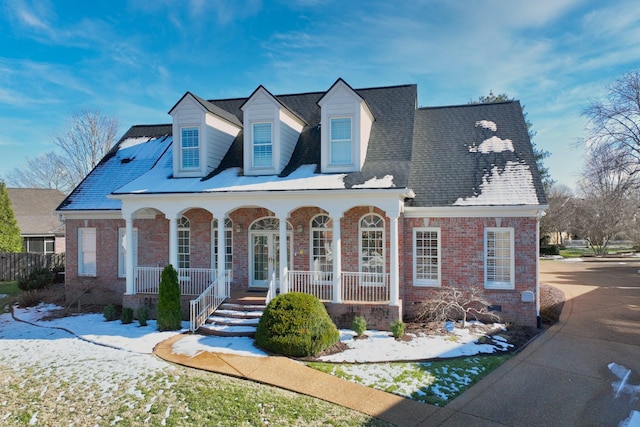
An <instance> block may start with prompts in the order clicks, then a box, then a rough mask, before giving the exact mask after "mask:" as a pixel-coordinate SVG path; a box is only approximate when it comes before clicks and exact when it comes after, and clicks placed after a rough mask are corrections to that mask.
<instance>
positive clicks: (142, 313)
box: [137, 307, 149, 326]
mask: <svg viewBox="0 0 640 427" xmlns="http://www.w3.org/2000/svg"><path fill="white" fill-rule="evenodd" d="M137 315H138V324H139V325H140V326H147V320H149V310H147V307H139V308H138V312H137Z"/></svg>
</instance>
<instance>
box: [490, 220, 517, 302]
mask: <svg viewBox="0 0 640 427" xmlns="http://www.w3.org/2000/svg"><path fill="white" fill-rule="evenodd" d="M514 255H515V254H514V239H513V228H510V227H498V228H486V229H485V230H484V256H485V262H484V286H485V288H487V289H514V287H515V280H514V277H515V276H514V270H515V260H514Z"/></svg>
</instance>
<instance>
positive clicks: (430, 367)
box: [308, 354, 512, 406]
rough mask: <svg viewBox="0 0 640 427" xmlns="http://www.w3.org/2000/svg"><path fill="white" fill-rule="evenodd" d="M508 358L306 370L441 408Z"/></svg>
mask: <svg viewBox="0 0 640 427" xmlns="http://www.w3.org/2000/svg"><path fill="white" fill-rule="evenodd" d="M511 356H512V354H501V355H490V356H471V357H461V358H455V359H446V360H435V361H429V362H413V363H406V362H405V363H367V364H335V363H318V362H309V363H308V366H310V367H311V368H314V369H317V370H319V371H322V372H324V373H327V374H330V375H334V376H337V377H340V378H343V379H345V380H348V381H352V382H356V383H359V384H362V385H364V386H368V387H372V388H375V389H377V390H382V391H386V392H388V393H394V394H398V395H400V396H404V397H407V398H410V399H413V400H417V401H420V402H425V403H429V404H432V405H436V406H444V405H446V404H447V403H448V402H450V401H451V400H453V399H455V398H456V397H457V396H459V395H460V394H462V392H464V391H465V390H466V389H468V388H469V387H471V386H472V385H473V384H475V383H477V382H478V381H480V380H481V379H482V378H484V377H485V376H486V375H487V374H489V373H490V372H491V371H493V370H494V369H495V368H497V367H498V366H500V365H501V364H502V363H504V362H505V361H506V360H507V359H509V358H510V357H511Z"/></svg>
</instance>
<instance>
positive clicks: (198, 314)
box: [189, 275, 231, 332]
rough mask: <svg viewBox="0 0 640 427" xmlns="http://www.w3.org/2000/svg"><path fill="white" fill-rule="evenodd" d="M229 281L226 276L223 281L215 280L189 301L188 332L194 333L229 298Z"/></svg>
mask: <svg viewBox="0 0 640 427" xmlns="http://www.w3.org/2000/svg"><path fill="white" fill-rule="evenodd" d="M230 285H231V280H230V277H229V276H228V275H227V276H226V278H225V279H223V280H216V281H215V282H213V283H212V284H211V286H209V287H207V289H205V290H204V292H202V293H201V294H200V296H198V298H196V299H194V300H191V301H189V330H190V331H191V332H195V331H197V330H198V328H199V327H200V326H202V325H203V324H204V322H205V321H206V320H207V318H208V317H209V316H211V314H212V313H213V312H214V311H216V309H217V308H218V307H219V306H220V304H222V303H223V302H224V300H225V299H227V298H229V296H231V286H230Z"/></svg>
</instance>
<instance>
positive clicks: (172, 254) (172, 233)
mask: <svg viewBox="0 0 640 427" xmlns="http://www.w3.org/2000/svg"><path fill="white" fill-rule="evenodd" d="M169 264H171V265H173V268H175V269H176V270H177V269H178V219H177V218H176V217H175V216H173V215H172V216H170V217H169Z"/></svg>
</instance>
